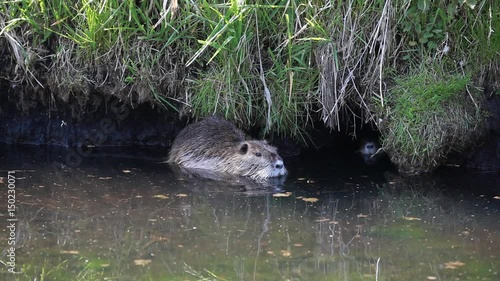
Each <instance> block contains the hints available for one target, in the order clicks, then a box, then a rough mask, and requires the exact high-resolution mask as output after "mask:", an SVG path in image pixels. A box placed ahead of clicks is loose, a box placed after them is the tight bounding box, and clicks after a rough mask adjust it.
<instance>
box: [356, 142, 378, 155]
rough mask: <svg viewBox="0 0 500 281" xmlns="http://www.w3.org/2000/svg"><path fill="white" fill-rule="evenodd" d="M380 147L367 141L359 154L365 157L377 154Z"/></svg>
mask: <svg viewBox="0 0 500 281" xmlns="http://www.w3.org/2000/svg"><path fill="white" fill-rule="evenodd" d="M377 150H378V145H377V144H376V143H375V142H373V141H366V142H365V143H364V144H363V145H362V146H361V149H360V150H359V152H360V153H361V154H363V155H373V154H375V153H377Z"/></svg>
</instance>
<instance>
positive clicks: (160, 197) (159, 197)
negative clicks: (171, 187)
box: [153, 194, 179, 199]
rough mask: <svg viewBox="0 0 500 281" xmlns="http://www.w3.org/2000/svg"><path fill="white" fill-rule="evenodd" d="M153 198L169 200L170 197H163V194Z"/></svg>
mask: <svg viewBox="0 0 500 281" xmlns="http://www.w3.org/2000/svg"><path fill="white" fill-rule="evenodd" d="M177 196H179V195H177ZM153 198H158V199H168V196H167V195H163V194H156V195H155V196H153Z"/></svg>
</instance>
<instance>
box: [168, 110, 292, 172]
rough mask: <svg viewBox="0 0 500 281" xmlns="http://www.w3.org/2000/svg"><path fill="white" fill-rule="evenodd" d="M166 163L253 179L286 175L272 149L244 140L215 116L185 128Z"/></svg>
mask: <svg viewBox="0 0 500 281" xmlns="http://www.w3.org/2000/svg"><path fill="white" fill-rule="evenodd" d="M168 162H171V163H176V164H178V165H181V166H183V167H186V168H192V169H207V170H212V171H216V172H225V173H231V174H237V175H242V176H249V177H251V178H255V179H265V178H269V177H277V176H281V175H285V174H286V169H285V167H284V165H283V159H281V157H280V156H279V155H278V153H277V150H276V148H275V147H273V146H271V145H269V144H268V143H267V142H265V141H260V140H246V139H245V134H244V133H243V132H242V131H241V130H239V129H238V128H236V127H235V126H234V125H233V124H232V123H230V122H228V121H226V120H224V119H222V118H220V117H216V116H211V117H208V118H205V119H204V120H202V121H200V122H197V123H193V124H191V125H188V126H187V127H186V128H184V130H182V131H181V132H180V133H179V135H178V136H177V138H176V139H175V141H174V143H173V145H172V148H171V150H170V153H169V157H168Z"/></svg>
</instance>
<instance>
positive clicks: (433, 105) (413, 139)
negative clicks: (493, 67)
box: [380, 67, 485, 173]
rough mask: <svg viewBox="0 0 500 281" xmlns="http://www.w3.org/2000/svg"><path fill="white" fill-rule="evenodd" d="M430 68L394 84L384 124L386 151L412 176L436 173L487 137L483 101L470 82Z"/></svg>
mask: <svg viewBox="0 0 500 281" xmlns="http://www.w3.org/2000/svg"><path fill="white" fill-rule="evenodd" d="M430 69H431V67H427V68H423V69H421V70H420V71H417V72H415V73H413V74H411V75H408V76H405V77H399V78H397V79H395V81H394V85H393V86H392V87H391V88H390V91H389V93H388V94H387V95H386V98H387V107H386V109H387V110H388V111H387V116H385V119H384V120H383V121H382V122H381V124H380V128H381V131H382V135H383V143H384V149H385V150H386V151H387V152H388V154H389V155H390V157H391V160H392V161H393V162H394V163H396V164H397V165H398V167H399V168H400V170H402V171H405V172H409V173H414V172H425V171H432V170H433V169H435V168H436V167H437V166H439V165H440V164H442V163H443V162H444V161H445V160H446V156H447V155H448V153H449V152H451V151H452V150H457V151H460V150H463V149H465V148H467V147H468V146H470V145H472V144H474V143H475V142H476V141H477V140H478V139H479V138H480V137H481V136H482V134H483V133H484V128H485V119H484V114H483V113H482V112H481V101H482V98H481V96H480V94H478V91H477V90H475V89H473V87H470V86H469V84H470V77H468V76H464V75H461V74H446V73H443V72H442V71H433V72H432V71H431V70H430Z"/></svg>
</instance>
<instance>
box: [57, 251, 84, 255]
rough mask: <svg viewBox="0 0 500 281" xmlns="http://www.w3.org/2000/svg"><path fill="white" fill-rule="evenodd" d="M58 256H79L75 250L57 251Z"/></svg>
mask: <svg viewBox="0 0 500 281" xmlns="http://www.w3.org/2000/svg"><path fill="white" fill-rule="evenodd" d="M59 253H60V254H67V255H78V254H80V251H77V250H61V251H59Z"/></svg>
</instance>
